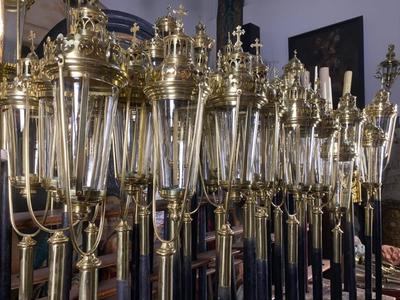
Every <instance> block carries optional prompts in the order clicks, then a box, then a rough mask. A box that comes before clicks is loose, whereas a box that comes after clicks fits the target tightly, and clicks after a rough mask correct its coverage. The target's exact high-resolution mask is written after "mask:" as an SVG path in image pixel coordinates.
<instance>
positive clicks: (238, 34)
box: [232, 25, 245, 51]
mask: <svg viewBox="0 0 400 300" xmlns="http://www.w3.org/2000/svg"><path fill="white" fill-rule="evenodd" d="M244 33H245V31H244V29H242V26H240V25H238V26H236V30H235V31H234V32H233V33H232V34H233V35H234V36H236V43H235V45H234V48H235V50H236V51H238V50H243V49H242V45H243V43H242V41H241V40H240V39H241V36H242V35H244Z"/></svg>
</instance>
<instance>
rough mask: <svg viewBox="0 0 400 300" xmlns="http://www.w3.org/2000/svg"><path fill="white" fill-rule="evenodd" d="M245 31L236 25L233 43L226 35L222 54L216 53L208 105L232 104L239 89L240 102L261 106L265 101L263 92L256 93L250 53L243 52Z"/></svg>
mask: <svg viewBox="0 0 400 300" xmlns="http://www.w3.org/2000/svg"><path fill="white" fill-rule="evenodd" d="M244 33H245V31H244V30H243V29H242V27H241V26H237V27H236V29H235V31H234V32H233V33H232V35H233V36H234V37H235V38H236V41H235V43H234V44H232V41H231V39H230V35H229V36H228V43H227V45H226V46H225V47H224V54H221V53H220V52H219V54H218V62H217V64H218V68H217V72H216V73H215V74H214V79H215V80H212V81H213V83H212V86H213V93H212V95H211V97H210V99H209V103H208V104H207V105H209V107H211V106H220V105H234V104H235V103H236V100H237V92H238V90H239V89H240V90H241V103H243V105H248V104H249V103H251V102H252V101H253V102H255V104H256V106H258V107H261V106H263V105H265V103H266V97H265V96H264V95H263V93H261V92H260V93H257V90H256V78H255V74H254V73H253V72H252V65H251V63H252V55H251V54H250V53H248V52H244V51H243V48H242V41H241V36H242V35H243V34H244Z"/></svg>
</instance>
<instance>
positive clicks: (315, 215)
mask: <svg viewBox="0 0 400 300" xmlns="http://www.w3.org/2000/svg"><path fill="white" fill-rule="evenodd" d="M320 198H321V195H320V194H317V195H316V196H315V200H314V205H313V207H312V245H313V248H314V249H322V208H321V199H320Z"/></svg>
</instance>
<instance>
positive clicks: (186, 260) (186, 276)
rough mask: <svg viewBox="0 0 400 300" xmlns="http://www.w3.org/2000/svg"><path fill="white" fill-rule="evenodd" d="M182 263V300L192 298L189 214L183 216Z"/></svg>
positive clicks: (190, 223)
mask: <svg viewBox="0 0 400 300" xmlns="http://www.w3.org/2000/svg"><path fill="white" fill-rule="evenodd" d="M182 221H183V245H182V246H183V247H182V248H183V261H182V286H183V287H184V288H183V293H182V299H187V300H190V299H191V298H192V218H191V216H190V213H189V212H185V213H184V215H183V220H182Z"/></svg>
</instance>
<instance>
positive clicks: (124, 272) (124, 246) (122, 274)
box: [115, 220, 131, 280]
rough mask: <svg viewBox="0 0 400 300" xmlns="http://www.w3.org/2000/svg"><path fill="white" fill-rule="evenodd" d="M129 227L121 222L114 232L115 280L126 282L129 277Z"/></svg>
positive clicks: (126, 223) (124, 222)
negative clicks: (115, 254)
mask: <svg viewBox="0 0 400 300" xmlns="http://www.w3.org/2000/svg"><path fill="white" fill-rule="evenodd" d="M130 230H131V227H130V226H129V224H128V222H127V221H124V220H121V221H120V222H119V224H118V225H117V227H116V228H115V231H116V232H117V247H118V248H117V280H128V276H129V244H128V242H129V231H130Z"/></svg>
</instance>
